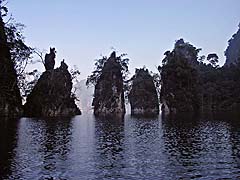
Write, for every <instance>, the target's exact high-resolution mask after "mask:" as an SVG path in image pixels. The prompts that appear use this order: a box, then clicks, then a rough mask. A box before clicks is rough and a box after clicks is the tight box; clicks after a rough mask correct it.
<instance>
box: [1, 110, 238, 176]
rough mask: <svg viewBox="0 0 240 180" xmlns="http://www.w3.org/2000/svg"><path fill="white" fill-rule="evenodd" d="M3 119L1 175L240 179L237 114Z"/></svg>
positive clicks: (90, 115) (86, 115) (85, 115)
mask: <svg viewBox="0 0 240 180" xmlns="http://www.w3.org/2000/svg"><path fill="white" fill-rule="evenodd" d="M0 122H1V123H0V177H1V178H0V179H24V180H25V179H29V180H34V179H39V180H43V179H49V180H55V179H56V180H61V179H66V180H71V179H74V180H75V179H76V180H85V179H137V180H138V179H163V180H165V179H166V180H167V179H204V180H205V179H209V180H212V179H240V154H239V153H240V120H238V119H234V118H232V117H228V116H227V117H223V116H220V117H214V118H202V119H201V118H196V117H190V118H189V117H181V118H180V117H178V118H171V119H170V118H164V119H163V118H161V117H158V118H147V119H144V118H133V117H131V116H130V115H126V116H125V118H124V119H121V118H108V119H107V118H105V119H101V118H99V119H97V118H95V117H94V116H93V115H92V114H84V115H81V116H76V117H74V118H69V119H68V118H58V119H33V118H21V119H3V118H2V119H1V121H0Z"/></svg>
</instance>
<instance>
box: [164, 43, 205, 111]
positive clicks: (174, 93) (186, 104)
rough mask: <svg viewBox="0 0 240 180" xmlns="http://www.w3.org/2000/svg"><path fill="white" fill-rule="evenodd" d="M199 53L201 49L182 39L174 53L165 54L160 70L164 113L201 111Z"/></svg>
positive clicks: (176, 45)
mask: <svg viewBox="0 0 240 180" xmlns="http://www.w3.org/2000/svg"><path fill="white" fill-rule="evenodd" d="M198 52H199V49H196V48H195V47H194V46H192V45H191V44H189V43H185V42H184V41H183V40H182V39H180V40H179V41H177V42H176V44H175V47H174V50H173V51H172V52H170V51H167V52H166V53H165V55H166V57H165V58H164V59H163V67H162V68H160V69H161V70H160V71H161V83H162V86H161V93H160V100H161V103H162V104H163V105H162V110H163V111H164V112H167V113H168V112H170V113H171V112H172V113H178V112H197V111H198V110H199V109H200V93H201V92H200V87H199V77H198V71H197V68H196V67H197V65H198V62H197V54H198Z"/></svg>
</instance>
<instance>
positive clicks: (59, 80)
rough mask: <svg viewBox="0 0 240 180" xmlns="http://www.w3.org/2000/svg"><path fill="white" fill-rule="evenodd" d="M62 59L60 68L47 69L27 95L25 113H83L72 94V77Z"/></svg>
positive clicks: (40, 115) (61, 114)
mask: <svg viewBox="0 0 240 180" xmlns="http://www.w3.org/2000/svg"><path fill="white" fill-rule="evenodd" d="M67 68H68V66H67V64H66V63H65V62H64V61H62V62H61V66H60V67H59V68H56V69H53V70H47V71H45V72H44V73H43V74H42V75H41V77H40V78H39V80H38V82H37V84H36V86H35V87H34V88H33V90H32V92H31V93H30V95H29V96H28V97H27V101H26V104H25V105H24V113H25V115H26V116H30V117H56V116H74V115H78V114H81V112H80V110H79V109H78V107H77V106H76V104H75V101H74V100H75V99H74V96H72V94H71V90H72V77H71V74H70V73H69V71H68V70H67Z"/></svg>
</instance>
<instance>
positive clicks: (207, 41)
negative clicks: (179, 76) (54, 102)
mask: <svg viewBox="0 0 240 180" xmlns="http://www.w3.org/2000/svg"><path fill="white" fill-rule="evenodd" d="M8 1H9V2H8V5H7V6H8V7H9V11H10V13H12V14H13V17H14V18H15V19H16V20H17V21H18V22H21V23H23V24H25V25H26V28H25V31H24V35H25V37H26V42H27V43H28V44H29V45H30V46H32V47H37V48H38V49H47V50H48V49H49V47H50V46H51V47H56V49H57V58H56V60H57V62H58V63H57V64H59V62H60V61H61V60H62V59H65V61H66V62H67V63H68V64H69V65H70V66H73V65H77V66H78V68H79V70H80V71H81V77H80V78H81V79H84V78H86V77H87V76H88V75H89V74H90V73H91V71H92V70H93V68H94V59H96V58H99V57H100V55H101V54H102V55H109V54H110V53H111V51H112V47H114V48H115V49H116V51H117V52H119V53H127V54H128V57H129V58H130V70H131V72H132V73H133V72H134V69H135V68H137V67H142V66H143V65H146V67H147V68H149V69H150V70H152V71H155V72H156V68H155V67H156V66H158V65H159V64H161V60H162V59H163V53H164V52H165V51H166V50H171V49H172V48H173V45H174V42H175V40H177V39H179V38H184V39H185V40H186V41H187V42H190V43H191V44H193V45H194V46H196V47H197V48H202V49H203V50H202V52H201V55H207V54H209V53H213V52H215V53H217V54H218V55H219V57H220V64H223V63H224V62H225V57H224V51H225V49H226V47H227V41H228V40H229V39H230V38H231V36H232V35H233V34H234V33H235V32H236V31H237V28H238V24H239V22H240V10H239V8H240V1H239V0H201V1H200V0H199V1H198V0H181V1H180V0H168V1H166V0H121V1H120V0H119V1H116V0H51V1H49V0H41V1H37V0H8Z"/></svg>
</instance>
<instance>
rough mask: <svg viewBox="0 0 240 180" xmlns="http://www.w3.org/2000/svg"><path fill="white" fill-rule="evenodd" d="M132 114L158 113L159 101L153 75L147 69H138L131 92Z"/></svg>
mask: <svg viewBox="0 0 240 180" xmlns="http://www.w3.org/2000/svg"><path fill="white" fill-rule="evenodd" d="M129 101H130V105H131V114H132V115H150V116H152V115H158V114H159V102H158V95H157V91H156V87H155V85H154V82H153V77H152V76H151V75H150V73H149V71H148V70H147V69H144V68H141V69H136V72H135V75H134V76H133V78H132V88H131V91H130V93H129Z"/></svg>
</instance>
